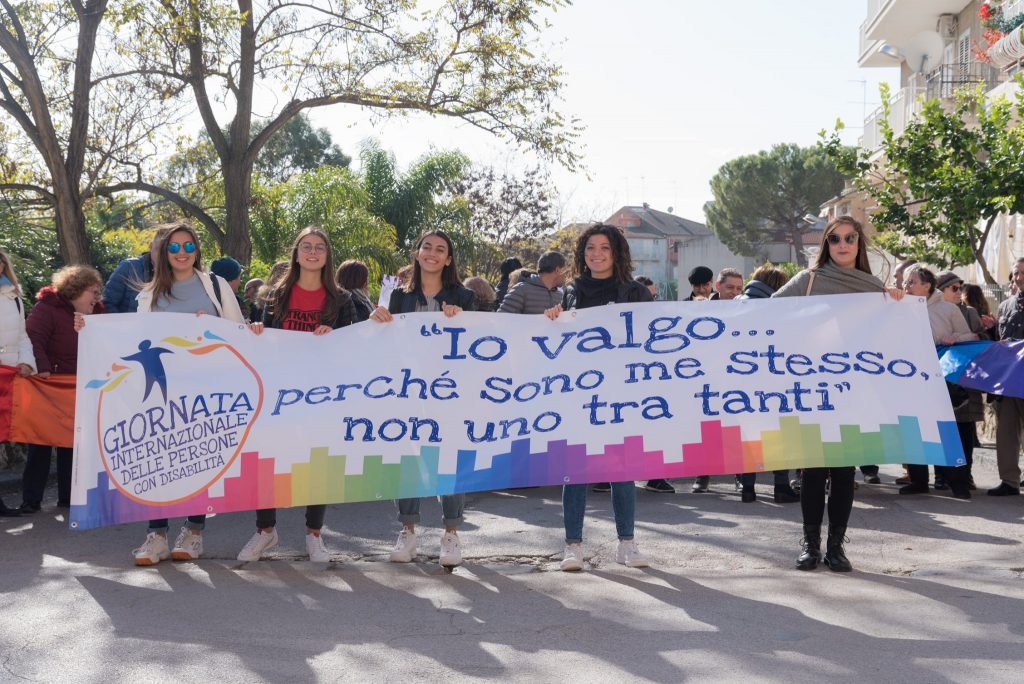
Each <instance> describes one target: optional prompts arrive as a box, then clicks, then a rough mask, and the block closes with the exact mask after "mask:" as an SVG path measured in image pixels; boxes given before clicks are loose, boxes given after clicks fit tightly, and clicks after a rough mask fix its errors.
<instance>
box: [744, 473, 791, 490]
mask: <svg viewBox="0 0 1024 684" xmlns="http://www.w3.org/2000/svg"><path fill="white" fill-rule="evenodd" d="M772 475H773V476H774V478H775V486H776V487H788V486H789V471H788V470H773V471H772ZM756 480H757V473H743V474H742V475H740V484H742V485H743V488H744V489H746V490H748V491H749V490H751V489H753V488H754V482H755V481H756Z"/></svg>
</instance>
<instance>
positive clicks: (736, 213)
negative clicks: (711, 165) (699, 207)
mask: <svg viewBox="0 0 1024 684" xmlns="http://www.w3.org/2000/svg"><path fill="white" fill-rule="evenodd" d="M842 188H843V175H842V174H841V173H840V172H839V171H837V170H836V167H835V165H834V164H833V163H832V162H831V161H829V160H827V159H826V158H825V155H824V154H823V152H822V151H821V150H820V149H818V148H815V147H808V148H802V147H799V146H797V145H790V144H782V145H775V146H774V147H772V148H771V149H770V150H768V151H762V152H758V153H757V154H752V155H748V156H744V157H738V158H736V159H733V160H732V161H729V162H726V163H725V164H724V165H722V167H721V168H720V169H719V170H718V172H717V173H716V174H715V176H714V177H713V178H712V179H711V192H712V194H713V195H714V202H712V203H711V204H709V206H708V208H707V222H708V228H709V229H710V230H711V231H712V232H713V233H714V234H715V235H716V236H718V239H720V240H721V241H722V242H724V243H725V244H726V245H727V246H728V247H729V249H731V250H732V251H733V252H736V253H737V254H746V255H757V254H761V253H763V249H764V247H765V246H766V245H767V244H769V243H772V242H789V243H790V244H794V245H797V246H798V247H799V246H800V245H801V244H802V242H801V238H802V236H803V234H804V233H806V232H808V231H809V230H810V225H808V224H807V223H806V222H805V221H804V220H803V217H804V216H806V215H807V214H814V215H817V214H818V210H819V208H820V206H821V205H822V203H824V202H825V201H826V200H828V199H829V198H831V197H834V196H835V195H837V194H838V193H839V191H840V190H842ZM797 259H798V260H799V262H800V263H801V264H804V265H806V264H805V261H806V259H805V257H804V255H803V252H802V251H801V250H800V249H799V248H798V249H797Z"/></svg>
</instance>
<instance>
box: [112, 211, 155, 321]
mask: <svg viewBox="0 0 1024 684" xmlns="http://www.w3.org/2000/svg"><path fill="white" fill-rule="evenodd" d="M165 234H166V233H165V232H164V231H163V230H162V229H161V228H157V231H156V234H155V235H154V236H153V241H152V242H151V243H149V251H148V252H146V253H145V254H141V255H139V256H137V257H132V258H130V259H124V260H123V261H121V263H119V264H118V265H117V268H115V269H114V272H113V273H111V274H110V280H108V281H107V285H106V287H104V288H103V309H104V311H105V312H106V313H134V312H135V311H137V310H138V308H139V302H138V299H137V298H138V296H139V290H141V289H142V286H143V285H145V284H146V283H148V282H149V281H150V280H152V279H153V264H154V263H156V258H157V257H158V256H159V253H158V252H157V250H158V249H159V246H160V241H161V240H162V239H163V238H164V236H165Z"/></svg>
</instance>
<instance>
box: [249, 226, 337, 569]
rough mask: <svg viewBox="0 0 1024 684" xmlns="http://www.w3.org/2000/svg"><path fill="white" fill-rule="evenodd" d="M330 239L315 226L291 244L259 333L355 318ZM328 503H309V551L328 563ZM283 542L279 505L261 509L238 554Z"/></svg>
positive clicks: (319, 329) (324, 326) (331, 325)
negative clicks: (336, 273)
mask: <svg viewBox="0 0 1024 684" xmlns="http://www.w3.org/2000/svg"><path fill="white" fill-rule="evenodd" d="M331 261H332V259H331V242H330V240H329V239H328V237H327V234H326V233H324V232H323V231H322V230H320V229H319V228H318V227H316V226H309V227H307V228H303V229H302V230H301V231H299V234H298V235H297V236H296V237H295V241H294V242H293V243H292V252H291V260H290V261H289V262H288V269H287V270H286V271H285V272H284V275H283V276H282V277H281V279H280V284H279V286H278V287H277V288H276V289H275V290H274V291H273V292H271V293H270V294H269V295H268V297H267V305H266V306H265V307H264V309H263V313H262V317H261V318H262V320H261V321H259V322H257V323H253V324H252V330H253V332H254V333H256V334H257V335H259V334H260V333H262V332H263V329H264V327H267V328H276V329H278V330H294V331H297V332H310V333H313V334H314V335H326V334H327V333H329V332H331V331H332V330H337V329H338V328H341V327H344V326H346V325H351V324H352V323H355V321H356V311H355V307H354V306H353V304H352V295H351V294H349V292H348V291H347V290H344V289H341V288H339V287H338V285H337V283H336V282H335V281H334V267H333V265H332V263H331ZM326 513H327V505H326V504H317V505H313V506H306V552H307V553H308V554H309V560H311V561H314V562H319V563H326V562H327V561H329V560H331V554H330V552H329V551H328V550H327V546H326V545H325V544H324V540H323V537H321V535H320V530H321V529H323V526H324V516H325V515H326ZM277 542H278V535H277V509H276V508H263V509H260V510H258V511H256V532H255V534H253V535H252V537H250V538H249V541H248V542H246V544H245V546H244V547H242V550H241V551H239V553H238V560H240V561H256V560H259V559H260V557H261V556H262V555H263V554H264V553H266V552H267V551H268V550H269V549H270V548H271V547H273V546H275V545H276V544H277Z"/></svg>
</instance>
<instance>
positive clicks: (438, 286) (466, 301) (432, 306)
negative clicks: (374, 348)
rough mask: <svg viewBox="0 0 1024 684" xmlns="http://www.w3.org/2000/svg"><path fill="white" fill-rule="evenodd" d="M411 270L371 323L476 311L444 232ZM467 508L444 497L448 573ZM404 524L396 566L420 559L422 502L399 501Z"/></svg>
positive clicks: (421, 249)
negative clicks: (413, 315) (409, 315)
mask: <svg viewBox="0 0 1024 684" xmlns="http://www.w3.org/2000/svg"><path fill="white" fill-rule="evenodd" d="M411 267H412V268H411V270H409V271H408V276H407V278H406V280H405V281H404V282H403V283H402V285H401V286H399V287H397V288H395V289H394V290H393V291H392V292H391V300H390V301H389V302H388V308H386V309H385V308H384V307H382V306H378V307H377V308H375V309H374V310H373V313H372V314H370V319H371V320H373V321H376V322H378V323H388V322H390V321H392V320H393V319H394V314H403V313H413V312H421V311H439V312H442V313H444V315H445V316H448V317H449V318H450V317H452V316H456V315H458V314H459V313H460V312H462V311H473V310H474V309H475V306H474V300H475V297H476V295H474V294H473V291H472V290H468V289H466V288H465V287H463V286H462V281H461V280H460V278H459V265H458V262H457V261H456V259H455V245H453V244H452V241H451V238H449V237H448V235H447V234H446V233H445V232H444V231H441V230H431V231H429V232H426V233H424V234H423V235H420V237H419V239H418V240H416V245H415V246H414V247H413V252H412V263H411ZM465 507H466V495H465V494H444V495H442V496H441V511H442V515H443V516H444V519H443V521H442V522H443V524H444V535H443V536H442V537H441V553H440V556H439V558H438V562H439V563H440V564H441V565H443V566H444V567H446V568H452V567H455V566H457V565H461V564H462V547H461V543H460V542H459V535H458V528H459V525H460V524H461V523H462V513H463V510H464V509H465ZM398 521H399V522H400V523H402V530H401V532H399V533H398V539H397V541H396V542H395V546H394V548H393V549H392V551H391V561H392V562H393V563H409V562H411V561H412V560H413V558H415V557H416V523H418V522H419V521H420V499H399V500H398Z"/></svg>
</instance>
